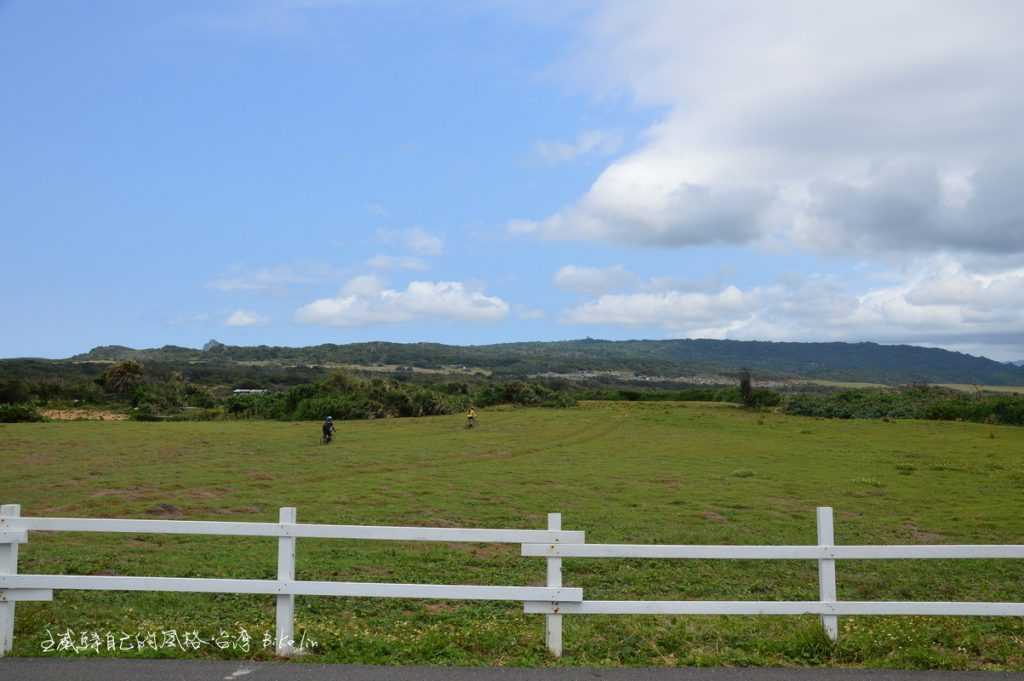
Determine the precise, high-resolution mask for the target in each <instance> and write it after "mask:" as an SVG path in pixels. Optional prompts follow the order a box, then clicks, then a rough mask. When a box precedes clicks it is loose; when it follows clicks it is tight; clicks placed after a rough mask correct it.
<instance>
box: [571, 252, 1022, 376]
mask: <svg viewBox="0 0 1024 681" xmlns="http://www.w3.org/2000/svg"><path fill="white" fill-rule="evenodd" d="M890 274H891V277H890V278H891V279H893V281H890V282H889V283H888V284H886V285H882V286H878V287H874V288H869V289H867V290H864V291H860V292H854V291H850V290H849V289H848V287H847V286H846V284H845V282H844V281H843V280H842V279H840V278H839V277H837V276H835V275H815V276H810V277H788V278H785V279H783V280H781V281H777V282H774V283H772V284H770V285H765V286H752V287H749V288H746V289H741V288H739V287H736V286H726V287H723V288H722V289H720V290H718V291H715V292H693V291H689V292H686V291H676V290H663V291H643V292H636V293H618V294H605V295H602V296H599V297H597V298H596V299H594V300H590V301H587V302H585V303H583V304H580V305H577V306H575V307H572V308H570V309H569V310H567V311H566V313H565V314H564V315H563V322H566V323H570V324H590V325H618V326H625V327H647V328H659V327H660V328H662V329H664V330H665V331H666V332H667V333H669V334H671V335H675V336H688V337H704V338H734V339H739V340H756V339H761V340H843V341H848V340H876V341H881V342H890V343H919V344H942V345H946V346H955V347H972V348H982V347H984V348H987V349H988V351H993V350H994V351H995V352H994V354H996V355H999V354H1004V355H1007V356H1012V353H1013V351H1012V350H1009V349H1011V348H1014V347H1019V345H1020V343H1021V340H1022V338H1024V331H1022V330H1024V306H1021V305H1020V294H1019V292H1020V291H1021V290H1024V268H1018V269H1012V270H1005V271H1000V272H988V273H980V272H974V271H970V270H968V269H966V268H964V267H963V265H961V264H960V263H959V262H958V261H957V260H956V259H955V258H951V257H949V256H938V257H934V258H928V259H926V260H924V261H922V262H919V263H916V264H915V265H914V266H912V267H911V268H910V271H908V272H905V273H902V274H900V273H890ZM1001 347H1002V348H1004V349H1007V350H1006V352H1002V353H1001V352H1000V351H999V348H1001Z"/></svg>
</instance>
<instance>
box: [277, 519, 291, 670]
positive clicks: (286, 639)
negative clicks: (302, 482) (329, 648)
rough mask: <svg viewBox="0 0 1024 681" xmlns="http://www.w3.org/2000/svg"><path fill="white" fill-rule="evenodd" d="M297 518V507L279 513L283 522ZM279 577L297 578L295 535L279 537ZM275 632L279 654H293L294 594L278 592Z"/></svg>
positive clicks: (285, 578) (284, 578) (289, 579)
mask: <svg viewBox="0 0 1024 681" xmlns="http://www.w3.org/2000/svg"><path fill="white" fill-rule="evenodd" d="M295 518H296V513H295V509H294V508H293V507H290V506H288V507H285V508H282V509H281V510H280V512H279V515H278V520H279V521H280V522H281V523H282V524H283V523H289V524H290V523H294V522H295ZM277 578H278V579H281V580H287V581H290V582H291V581H294V580H295V537H278V538H277ZM274 633H275V634H276V635H277V654H278V655H280V656H282V657H287V656H289V655H291V654H292V653H293V652H294V651H293V648H292V643H293V642H294V640H295V595H294V594H278V596H277V622H276V624H275V628H274Z"/></svg>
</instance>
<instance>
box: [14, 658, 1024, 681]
mask: <svg viewBox="0 0 1024 681" xmlns="http://www.w3.org/2000/svg"><path fill="white" fill-rule="evenodd" d="M791 679H792V680H793V681H811V680H812V679H815V680H818V679H820V680H821V681H861V680H862V679H863V680H864V681H1002V680H1008V681H1024V674H1018V673H1008V672H930V671H912V672H908V671H889V670H861V669H762V668H712V669H693V668H684V669H634V668H630V669H621V668H620V669H587V668H582V669H580V668H561V669H559V668H544V669H523V668H510V667H503V668H476V667H368V666H362V665H340V664H339V665H325V664H298V663H278V662H252V663H239V662H208V661H199V660H116V659H88V660H86V659H70V658H16V657H13V658H5V659H0V681H790V680H791Z"/></svg>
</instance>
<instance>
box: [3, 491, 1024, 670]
mask: <svg viewBox="0 0 1024 681" xmlns="http://www.w3.org/2000/svg"><path fill="white" fill-rule="evenodd" d="M37 531H43V532H58V531H60V532H129V533H155V534H186V535H216V536H247V537H276V538H277V541H278V560H277V579H223V578H216V579H212V578H211V579H206V578H194V577H187V578H186V577H127V576H125V577H121V576H117V577H114V576H93V575H29V574H17V572H18V570H17V567H18V547H19V545H20V544H24V543H26V542H27V541H28V534H29V532H37ZM299 538H318V539H360V540H382V541H429V542H471V543H507V544H520V545H521V549H520V552H521V554H522V555H523V556H525V557H537V558H544V559H545V560H546V563H547V580H546V585H545V586H476V585H458V584H394V583H373V582H324V581H303V580H297V579H295V550H296V544H297V540H298V539H299ZM817 540H818V541H817V544H809V545H789V546H786V545H776V546H773V545H747V546H714V545H659V544H587V543H585V534H584V533H583V532H581V531H573V530H562V519H561V515H560V514H558V513H550V514H548V527H547V529H546V530H530V529H485V528H431V527H387V526H363V525H323V524H310V523H298V522H297V521H296V512H295V509H294V508H290V507H288V508H282V509H280V514H279V522H277V523H259V522H208V521H195V520H135V519H100V518H29V517H21V515H20V507H19V506H17V505H15V504H9V505H5V506H2V507H0V656H2V655H3V654H4V653H5V652H8V651H10V650H11V646H12V644H13V637H14V612H15V603H16V602H17V601H19V600H22V601H24V600H51V599H52V598H53V591H54V590H61V589H84V590H102V591H169V592H195V593H238V594H266V595H273V596H274V597H275V598H276V633H277V639H278V644H277V652H278V654H280V655H289V654H291V652H292V648H291V641H292V639H293V638H294V611H295V597H296V596H342V597H370V598H416V599H421V598H422V599H450V600H498V601H519V602H522V603H523V609H524V611H525V612H526V613H530V614H542V615H545V644H546V645H547V647H548V649H549V650H550V651H551V653H552V654H553V655H555V656H560V655H561V654H562V617H563V616H564V615H632V614H648V615H650V614H654V615H658V614H660V615H818V616H820V618H821V623H822V626H823V628H824V630H825V634H826V635H827V636H828V637H829V638H830V639H832V640H833V641H835V640H836V639H837V637H838V634H839V623H838V617H839V616H850V615H956V616H989V617H992V616H999V617H1024V603H988V602H940V601H935V602H931V601H841V600H839V599H838V597H837V590H836V572H835V562H836V561H837V560H922V559H1019V558H1024V545H1017V544H950V545H845V546H837V545H836V544H835V538H834V530H833V516H832V509H831V508H827V507H822V508H818V509H817ZM566 558H571V559H586V558H643V559H680V560H695V559H699V560H814V561H817V563H818V586H819V600H817V601H635V600H630V601H605V600H601V601H598V600H594V601H588V600H584V598H583V590H582V589H580V588H574V587H566V586H563V584H562V561H563V559H566Z"/></svg>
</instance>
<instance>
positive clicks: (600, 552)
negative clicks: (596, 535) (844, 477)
mask: <svg viewBox="0 0 1024 681" xmlns="http://www.w3.org/2000/svg"><path fill="white" fill-rule="evenodd" d="M522 554H523V555H524V556H544V557H547V556H556V557H559V558H690V559H708V560H820V559H824V558H831V559H834V560H900V559H914V560H921V559H927V558H1024V546H1022V545H1017V544H948V545H946V546H918V545H912V544H907V545H902V546H900V545H888V546H886V545H870V544H866V545H862V546H855V545H849V546H813V545H811V546H804V545H799V544H797V545H793V546H757V545H753V544H752V545H749V546H714V545H707V546H700V545H689V546H668V545H663V544H646V545H644V544H561V545H560V544H553V545H552V544H523V548H522Z"/></svg>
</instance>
